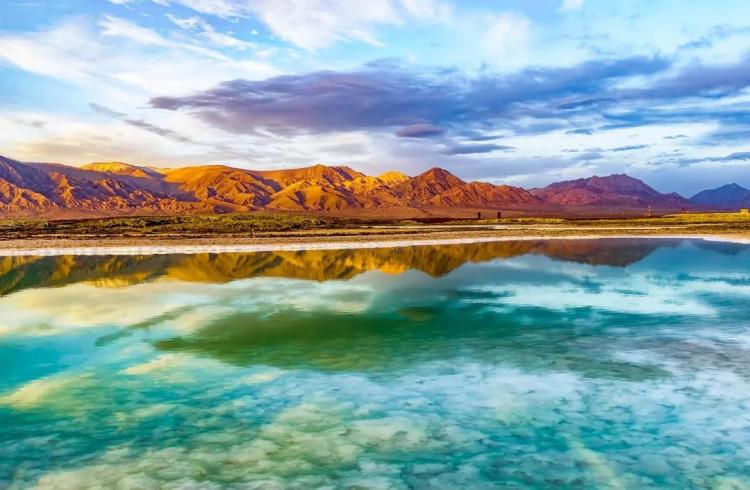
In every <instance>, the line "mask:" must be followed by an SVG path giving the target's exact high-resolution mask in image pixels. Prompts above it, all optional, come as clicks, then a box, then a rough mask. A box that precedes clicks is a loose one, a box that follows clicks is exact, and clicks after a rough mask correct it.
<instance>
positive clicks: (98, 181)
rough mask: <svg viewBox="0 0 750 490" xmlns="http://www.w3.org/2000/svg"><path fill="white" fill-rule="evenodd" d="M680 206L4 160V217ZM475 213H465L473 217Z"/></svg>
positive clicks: (588, 190)
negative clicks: (263, 211) (264, 211)
mask: <svg viewBox="0 0 750 490" xmlns="http://www.w3.org/2000/svg"><path fill="white" fill-rule="evenodd" d="M649 206H651V207H652V208H653V209H654V210H655V211H677V210H680V209H681V208H685V207H690V206H691V203H690V201H687V200H686V199H684V198H682V197H681V196H679V195H676V194H661V193H659V192H657V191H656V190H654V189H652V188H651V187H649V186H648V185H646V184H644V183H643V182H641V181H640V180H638V179H634V178H632V177H628V176H627V175H611V176H609V177H591V178H588V179H579V180H573V181H568V182H560V183H557V184H552V185H550V186H547V187H545V188H543V189H533V190H531V191H527V190H525V189H523V188H520V187H514V186H508V185H495V184H491V183H488V182H466V181H464V180H461V179H460V178H458V177H456V176H455V175H453V174H451V173H450V172H448V171H447V170H444V169H441V168H432V169H430V170H427V171H426V172H424V173H422V174H419V175H416V176H413V177H410V176H407V175H405V174H403V173H400V172H395V171H394V172H388V173H385V174H382V175H380V176H368V175H365V174H363V173H361V172H358V171H356V170H353V169H351V168H349V167H345V166H326V165H314V166H310V167H304V168H297V169H288V170H245V169H239V168H234V167H229V166H224V165H207V166H192V167H182V168H171V169H166V168H155V167H147V166H138V165H130V164H127V163H121V162H105V163H92V164H89V165H85V166H82V167H71V166H67V165H60V164H55V163H24V162H19V161H16V160H12V159H9V158H4V157H0V215H1V216H4V217H52V218H54V217H89V216H90V217H94V216H117V215H129V214H181V213H229V212H250V211H262V210H266V211H277V212H295V213H326V214H336V215H354V216H363V217H394V218H395V217H423V216H470V215H473V213H475V212H476V211H485V210H488V211H492V212H494V211H495V210H502V211H514V212H518V213H520V212H523V213H527V214H532V213H545V214H550V215H551V214H556V215H561V214H566V213H568V212H570V213H576V214H581V213H584V214H585V213H594V214H607V213H612V214H613V213H615V212H616V213H621V212H624V211H627V212H630V213H631V214H635V213H640V212H642V211H643V210H645V209H646V208H648V207H649ZM467 213H468V214H467Z"/></svg>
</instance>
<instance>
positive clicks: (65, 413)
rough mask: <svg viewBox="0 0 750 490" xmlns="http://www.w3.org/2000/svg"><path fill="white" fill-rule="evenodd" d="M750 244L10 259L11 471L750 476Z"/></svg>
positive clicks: (118, 482) (508, 477) (367, 479)
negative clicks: (749, 245)
mask: <svg viewBox="0 0 750 490" xmlns="http://www.w3.org/2000/svg"><path fill="white" fill-rule="evenodd" d="M749 300H750V247H747V246H744V245H733V244H725V243H724V244H722V243H710V242H704V241H689V240H661V239H653V240H634V239H629V240H616V239H611V240H593V241H534V242H503V243H494V244H475V245H462V246H443V247H407V248H397V249H376V250H340V251H310V252H276V253H270V252H269V253H257V254H202V255H150V256H117V257H114V256H112V257H94V256H89V257H86V256H67V257H15V258H12V257H8V258H0V372H1V373H2V376H1V377H0V488H55V489H66V488H70V489H81V488H123V489H150V488H166V489H172V488H173V489H177V488H180V489H214V488H237V489H240V488H242V489H246V488H259V489H261V488H262V489H268V488H271V489H273V488H299V489H309V488H395V489H400V488H415V489H422V488H451V489H452V488H498V487H516V488H519V487H520V488H550V487H554V488H634V489H640V488H664V487H669V488H681V489H682V488H716V489H736V488H750V301H749Z"/></svg>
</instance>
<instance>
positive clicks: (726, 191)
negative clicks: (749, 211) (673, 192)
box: [690, 183, 750, 209]
mask: <svg viewBox="0 0 750 490" xmlns="http://www.w3.org/2000/svg"><path fill="white" fill-rule="evenodd" d="M690 200H691V201H692V202H693V203H694V204H697V205H699V206H705V207H709V208H716V209H738V208H748V207H750V190H748V189H745V188H744V187H742V186H739V185H737V184H734V183H732V184H727V185H724V186H721V187H718V188H716V189H710V190H705V191H702V192H699V193H698V194H696V195H694V196H693V197H691V198H690Z"/></svg>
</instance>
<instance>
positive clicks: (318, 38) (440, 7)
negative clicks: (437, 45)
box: [152, 0, 451, 50]
mask: <svg viewBox="0 0 750 490" xmlns="http://www.w3.org/2000/svg"><path fill="white" fill-rule="evenodd" d="M152 1H154V0H152ZM175 3H180V4H182V5H183V6H186V7H189V8H191V9H193V10H195V11H196V12H199V13H203V14H209V15H215V16H218V17H223V18H238V17H251V16H255V17H257V18H259V19H260V20H261V21H262V22H263V23H265V24H266V25H267V26H268V28H269V29H270V30H271V31H272V32H273V33H274V34H276V35H277V36H278V37H279V38H281V39H283V40H285V41H287V42H289V43H291V44H294V45H296V46H298V47H301V48H304V49H308V50H317V49H321V48H325V47H327V46H330V45H331V44H333V43H335V42H351V41H359V42H364V43H368V44H371V45H375V46H380V45H382V43H381V41H380V40H379V39H378V36H377V35H376V32H375V28H376V27H377V26H379V25H403V24H404V23H405V22H407V21H415V20H416V21H425V22H433V21H446V20H447V19H448V18H449V17H450V15H451V9H450V7H449V6H447V5H446V4H444V3H441V2H439V1H437V0H253V1H250V0H175Z"/></svg>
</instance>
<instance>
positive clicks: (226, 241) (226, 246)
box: [0, 233, 750, 257]
mask: <svg viewBox="0 0 750 490" xmlns="http://www.w3.org/2000/svg"><path fill="white" fill-rule="evenodd" d="M452 234H453V235H460V233H452ZM401 236H404V235H401ZM401 236H399V237H398V238H396V237H394V236H391V237H389V238H386V237H383V236H370V237H368V236H367V235H359V236H356V238H358V239H356V240H352V239H351V238H353V237H336V239H333V240H331V239H329V240H320V239H319V238H320V237H314V236H312V237H308V238H304V239H297V240H290V238H291V237H289V238H285V239H279V238H266V239H249V242H248V243H242V242H246V241H248V239H232V238H229V237H222V238H219V239H218V241H219V242H223V243H211V241H216V239H213V240H209V243H205V240H203V242H204V243H201V240H200V239H197V240H196V239H194V238H187V239H184V240H181V239H176V240H164V239H162V240H159V239H158V238H157V239H154V238H149V239H141V240H136V241H141V242H145V243H143V244H131V243H128V244H122V245H116V244H107V242H108V240H91V242H93V243H92V244H91V245H88V246H87V245H83V244H81V245H77V246H66V245H63V244H61V245H55V244H47V243H45V245H44V246H33V245H32V246H28V247H24V246H22V245H21V244H18V245H17V246H9V247H5V245H8V243H7V242H6V243H0V257H19V256H60V255H166V254H199V253H254V252H275V251H287V252H295V251H305V250H352V249H372V248H401V247H419V246H441V245H465V244H472V243H490V242H504V241H530V240H598V239H654V240H657V239H661V240H663V239H679V240H704V241H710V242H726V243H738V244H750V236H744V235H729V234H669V233H654V234H627V233H624V234H623V233H620V234H580V233H578V234H570V235H566V234H559V235H555V234H544V233H542V234H536V235H522V234H515V235H492V236H458V237H450V236H444V237H439V238H400V237H401ZM407 236H408V235H407ZM316 238H318V240H316ZM23 241H31V242H39V241H41V240H13V242H23ZM71 241H76V240H75V239H66V240H60V242H63V243H69V242H71ZM81 241H84V240H81ZM109 241H115V242H116V241H118V239H113V240H109ZM120 241H124V240H120ZM185 241H197V243H194V244H184V243H183V244H180V243H179V242H185ZM148 242H155V243H153V244H152V243H148ZM160 242H161V243H160ZM169 242H176V243H169ZM233 242H234V243H233ZM13 245H16V244H13ZM19 245H20V246H19Z"/></svg>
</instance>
